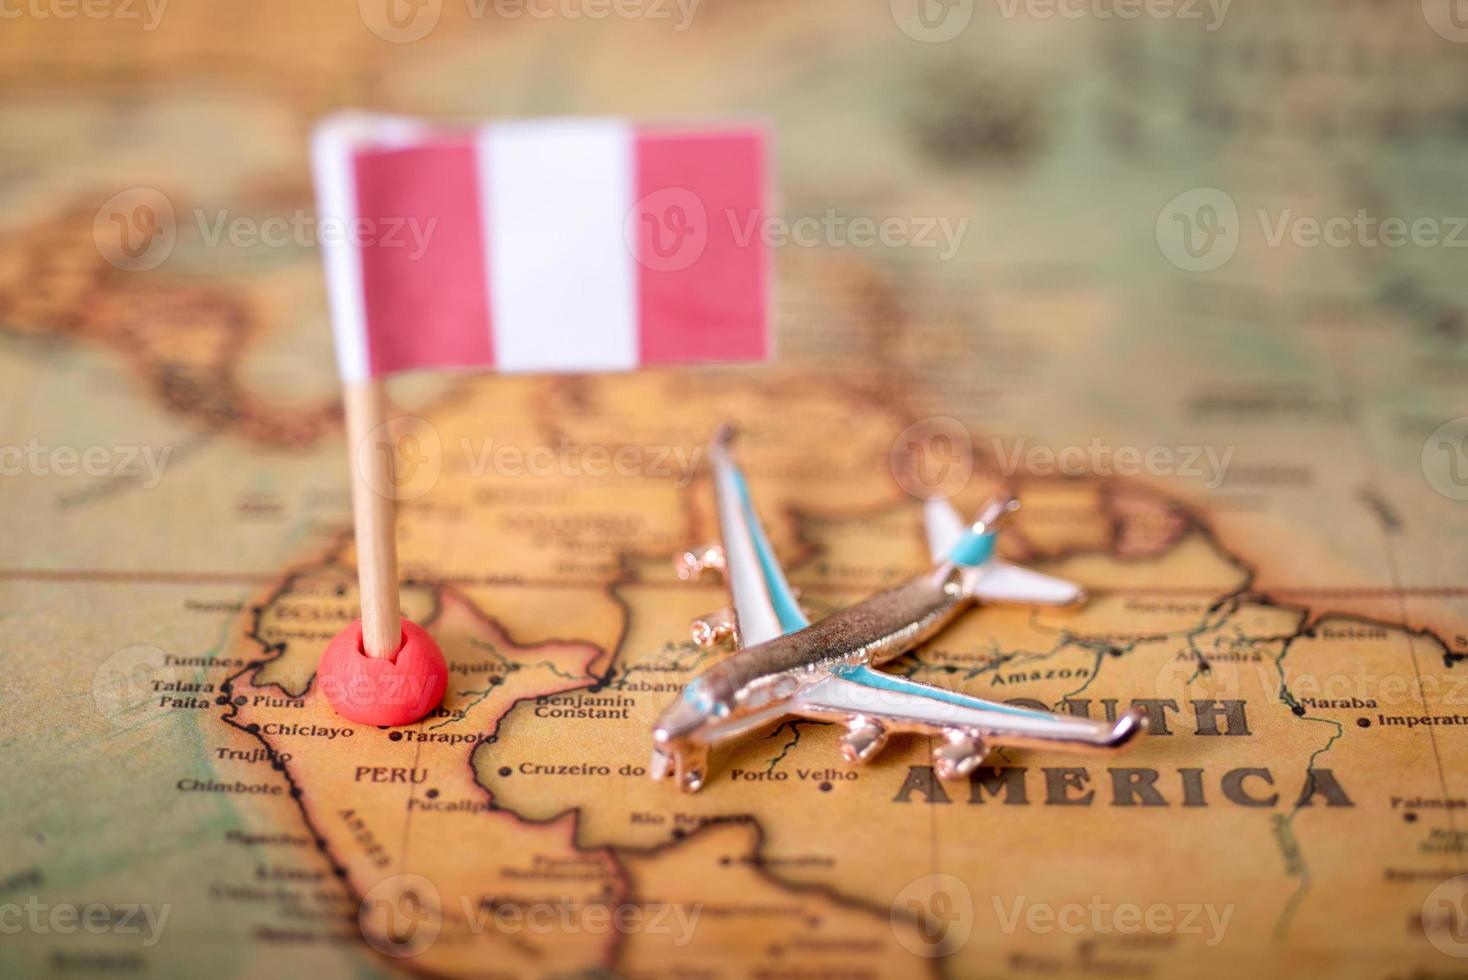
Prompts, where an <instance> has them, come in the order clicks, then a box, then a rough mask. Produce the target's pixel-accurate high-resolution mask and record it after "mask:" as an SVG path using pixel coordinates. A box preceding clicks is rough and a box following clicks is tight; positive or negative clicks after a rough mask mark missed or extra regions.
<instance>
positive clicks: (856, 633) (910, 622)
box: [663, 563, 974, 743]
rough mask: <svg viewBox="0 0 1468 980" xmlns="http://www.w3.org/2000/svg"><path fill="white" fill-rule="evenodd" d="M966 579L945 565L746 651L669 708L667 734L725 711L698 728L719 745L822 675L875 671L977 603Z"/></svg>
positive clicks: (704, 676)
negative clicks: (855, 668)
mask: <svg viewBox="0 0 1468 980" xmlns="http://www.w3.org/2000/svg"><path fill="white" fill-rule="evenodd" d="M962 576H963V570H962V569H958V568H954V567H953V566H952V565H949V564H947V563H944V564H942V565H939V566H938V567H937V568H935V569H933V570H931V571H928V572H924V573H923V574H921V575H917V576H914V577H913V578H910V579H908V580H907V581H905V582H903V583H902V584H900V585H897V586H894V587H893V588H890V589H887V590H885V591H882V592H878V593H877V594H875V595H873V596H870V597H868V598H866V599H863V600H862V601H861V602H858V603H856V604H855V605H851V606H847V607H846V608H844V609H840V610H838V611H836V612H834V613H832V614H831V615H829V616H827V617H826V618H824V619H821V620H819V621H817V622H814V623H812V624H810V625H809V626H806V627H804V628H803V629H799V630H796V631H795V632H793V633H786V634H784V635H782V636H777V637H775V638H774V639H771V640H767V641H765V642H764V643H760V644H757V645H755V646H752V647H747V648H746V649H744V650H741V651H740V652H739V653H736V654H734V655H733V656H732V657H730V658H729V659H727V660H725V661H723V662H722V663H720V664H717V665H715V666H714V667H712V668H710V669H709V670H708V671H706V672H705V673H704V674H702V675H701V676H700V677H698V678H697V680H695V681H693V682H692V683H691V684H690V685H689V686H688V688H687V690H686V692H685V696H684V698H682V699H680V700H681V701H682V702H683V703H682V704H679V703H677V702H675V704H674V706H673V707H672V708H670V709H669V712H668V715H667V716H666V720H667V722H668V724H667V725H665V726H663V727H664V729H665V730H666V731H668V732H669V734H670V735H674V736H675V737H676V734H675V733H677V730H678V729H680V728H682V727H683V725H681V724H679V722H680V720H681V719H680V718H679V717H678V716H679V715H683V716H684V717H687V718H688V719H689V721H692V718H693V715H694V713H695V712H699V713H707V712H709V711H710V710H718V709H720V708H722V709H727V710H726V711H723V712H721V715H722V716H721V718H720V719H719V721H717V722H715V723H714V724H704V725H703V726H701V728H700V730H699V731H698V736H697V737H698V740H699V741H702V742H705V743H709V742H714V741H719V740H722V739H724V738H728V737H731V736H733V735H736V734H739V733H740V732H742V731H744V730H746V729H747V728H748V727H749V724H750V723H751V722H753V723H756V724H757V723H760V722H762V721H763V716H764V715H765V714H766V712H767V710H768V709H770V708H772V707H777V706H778V704H779V703H780V702H783V701H787V700H789V699H790V698H791V697H793V696H794V695H795V694H796V693H797V691H798V690H799V689H800V687H801V685H802V684H804V683H806V681H807V680H809V679H810V678H811V677H813V676H816V675H817V674H819V673H821V672H823V671H828V670H829V669H830V668H832V667H834V666H837V665H841V664H869V665H872V666H875V665H878V664H882V663H885V662H887V661H889V660H892V659H894V658H896V657H899V656H901V655H902V654H904V653H907V652H908V651H909V650H912V649H913V648H914V647H917V646H918V645H919V644H921V643H923V642H925V641H926V640H928V639H930V638H932V637H934V636H936V635H937V634H938V633H939V632H941V631H942V630H943V629H944V628H945V627H946V626H948V624H949V623H951V622H952V621H953V620H954V619H956V618H957V617H958V616H959V615H960V614H961V613H963V612H964V611H965V610H966V609H968V608H969V607H970V606H971V605H973V603H974V600H973V598H972V596H971V595H970V594H969V593H968V591H967V590H966V589H965V588H964V584H963V577H962ZM752 716H753V717H752ZM706 721H707V719H706Z"/></svg>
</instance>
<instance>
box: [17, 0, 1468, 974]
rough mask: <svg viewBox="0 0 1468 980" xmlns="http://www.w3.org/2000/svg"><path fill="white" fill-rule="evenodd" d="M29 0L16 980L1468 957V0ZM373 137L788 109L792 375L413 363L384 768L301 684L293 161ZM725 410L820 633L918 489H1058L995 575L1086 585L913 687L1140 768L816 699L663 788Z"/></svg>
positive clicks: (358, 733)
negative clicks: (471, 120) (1106, 745)
mask: <svg viewBox="0 0 1468 980" xmlns="http://www.w3.org/2000/svg"><path fill="white" fill-rule="evenodd" d="M14 9H15V10H16V11H18V13H17V15H16V16H15V17H8V19H7V20H6V21H5V22H4V23H3V24H0V50H3V52H4V57H3V58H0V78H3V83H4V87H5V91H6V98H5V99H4V100H3V103H0V133H3V136H0V144H3V146H4V153H3V155H0V202H3V204H4V207H3V208H0V391H3V393H4V394H3V396H0V397H3V403H4V406H5V410H4V412H3V414H0V426H3V431H0V447H3V448H0V464H3V467H4V473H3V480H0V494H3V497H0V499H3V506H0V532H3V538H0V540H3V541H4V547H3V555H4V558H3V561H0V565H3V567H0V621H3V631H0V698H3V717H4V723H3V728H0V746H3V750H4V751H3V753H0V775H3V785H4V787H5V793H4V799H5V802H4V804H3V805H0V831H3V839H4V841H5V843H6V847H5V848H4V857H3V859H0V931H3V932H4V933H5V935H4V939H3V941H0V969H3V970H4V972H5V973H6V974H7V975H12V976H25V975H37V974H42V973H55V974H59V975H64V974H69V973H82V974H93V973H102V972H106V973H110V974H116V975H140V976H160V977H168V976H195V975H199V974H200V973H203V972H205V971H207V972H208V973H209V975H211V976H217V977H231V976H254V975H291V976H299V975H311V976H314V977H319V978H328V977H344V976H378V975H392V974H396V973H398V972H404V971H405V972H409V973H418V974H427V975H442V976H465V977H469V976H550V975H557V976H563V975H607V974H611V975H626V976H634V977H722V976H760V977H772V978H773V977H792V978H805V977H865V976H872V977H884V976H911V975H921V974H932V975H941V976H955V977H958V976H1031V975H1033V976H1125V977H1176V976H1208V977H1225V976H1228V977H1233V976H1240V975H1257V974H1260V973H1263V974H1268V975H1275V974H1284V973H1292V974H1302V975H1325V974H1331V975H1341V976H1347V975H1349V976H1361V977H1406V976H1417V977H1438V976H1462V975H1464V974H1465V972H1468V959H1465V958H1463V957H1465V956H1468V915H1465V911H1468V910H1465V906H1464V904H1463V902H1464V895H1465V893H1468V884H1465V883H1468V879H1465V878H1463V877H1460V876H1462V875H1464V873H1465V872H1468V858H1465V845H1468V827H1465V824H1464V821H1465V819H1468V818H1465V814H1464V812H1463V808H1464V806H1465V805H1468V740H1465V738H1464V725H1465V723H1468V547H1465V542H1468V502H1465V501H1468V400H1465V397H1464V393H1465V391H1468V320H1465V310H1464V302H1465V298H1468V297H1465V293H1464V279H1463V275H1462V270H1463V256H1464V254H1465V253H1464V252H1462V251H1459V250H1458V249H1460V248H1461V247H1462V246H1463V245H1464V243H1465V242H1468V234H1465V232H1464V225H1465V224H1468V218H1465V215H1468V211H1465V203H1464V197H1463V194H1462V186H1463V185H1462V180H1463V177H1462V175H1463V174H1464V173H1465V172H1468V171H1465V163H1468V153H1465V150H1468V99H1465V96H1464V92H1465V91H1468V89H1465V85H1464V83H1465V81H1468V47H1465V45H1464V43H1463V42H1464V40H1465V37H1464V36H1463V35H1464V33H1465V32H1463V31H1461V30H1459V29H1458V28H1457V26H1456V25H1457V24H1458V23H1459V22H1458V21H1457V20H1454V19H1452V18H1451V16H1449V14H1450V12H1448V11H1447V8H1446V5H1444V7H1443V9H1442V10H1439V9H1438V6H1437V5H1436V4H1434V3H1433V2H1431V0H1428V2H1425V3H1423V4H1421V5H1418V4H1416V3H1402V4H1395V5H1386V4H1374V3H1365V2H1356V0H1341V2H1336V3H1325V2H1321V3H1292V4H1270V5H1250V6H1248V7H1245V6H1244V5H1243V4H1237V5H1232V6H1231V5H1230V4H1229V3H1227V2H1226V0H1225V2H1223V3H1213V4H1202V3H1198V4H1191V3H1186V2H1183V3H1176V4H1150V5H1146V6H1143V5H1140V4H1128V3H1125V2H1121V0H1118V2H1116V3H1104V2H1089V3H1079V2H1077V3H1070V4H1066V3H1039V2H1025V0H1013V2H1009V3H1005V2H1003V0H1001V2H999V3H996V4H993V5H975V4H972V3H965V2H963V0H957V2H954V3H950V4H947V5H941V4H937V3H934V4H931V5H924V4H920V3H906V2H904V0H893V2H892V3H890V4H882V3H873V4H867V5H856V4H851V3H838V2H832V3H815V2H804V0H803V2H801V3H799V4H772V3H766V2H742V3H735V2H732V0H718V2H716V0H703V2H701V3H697V2H694V0H686V2H684V3H681V4H679V3H673V2H671V0H645V2H644V0H637V2H632V0H628V2H627V3H622V4H617V5H611V4H601V5H598V4H596V3H593V2H592V0H582V2H578V3H544V2H542V3H528V4H512V3H508V2H499V3H496V2H493V0H485V2H484V3H474V2H472V0H471V2H469V3H463V2H459V0H443V2H438V0H428V2H426V3H422V4H418V5H416V6H412V5H408V4H403V3H399V0H386V3H383V2H373V0H362V2H361V3H360V4H351V3H332V4H301V3H296V4H292V3H287V2H284V0H268V2H261V3H255V4H250V5H239V6H225V5H218V4H216V5H198V4H192V3H189V4H186V3H185V2H184V0H173V2H171V3H165V2H159V3H155V4H152V5H147V4H142V3H138V4H132V5H129V4H126V3H117V4H111V5H100V6H99V5H92V6H88V7H86V8H85V9H84V10H83V8H80V7H78V8H75V10H74V13H73V15H72V16H65V14H64V12H65V11H66V10H73V8H71V7H67V6H66V5H65V4H61V3H59V2H57V3H49V4H48V3H33V4H30V5H26V6H19V5H17V6H16V7H15V8H14ZM87 11H90V13H88V12H87ZM343 106H361V107H369V108H373V109H381V110H386V111H394V112H405V113H415V114H429V115H434V116H476V117H477V116H523V115H539V114H565V113H572V114H622V115H635V116H640V117H659V118H661V117H682V116H686V115H690V114H693V115H700V116H707V115H713V116H743V115H748V114H754V115H757V116H762V117H764V118H766V119H768V120H769V122H770V124H771V127H772V130H773V131H774V132H775V134H776V136H777V140H776V145H777V163H778V170H779V181H778V187H779V199H778V207H777V210H776V211H775V213H773V214H771V215H769V216H767V218H766V220H765V222H764V223H763V224H762V225H761V227H760V228H759V229H758V231H759V233H760V234H761V235H763V236H765V237H766V240H767V241H768V242H769V243H770V245H771V247H772V251H773V253H774V256H775V283H776V307H775V316H776V322H777V330H778V346H779V354H778V358H777V360H776V362H775V363H774V364H772V365H770V366H750V367H738V368H728V369H721V370H717V371H704V370H698V371H695V370H688V371H657V372H648V373H644V374H636V375H625V376H602V377H560V378H553V377H514V378H510V377H448V378H446V377H437V378H412V379H405V380H403V381H401V382H400V383H396V384H395V386H394V388H393V397H394V402H395V407H396V409H397V411H398V412H399V413H400V414H401V415H403V416H404V417H406V418H407V419H408V421H405V422H403V423H402V425H403V426H404V428H403V433H404V435H405V436H406V435H410V436H411V437H412V438H411V439H410V440H408V439H405V440H401V441H400V442H399V449H400V454H401V458H400V459H399V467H400V472H403V473H405V474H406V476H405V479H406V481H407V483H406V485H405V488H404V491H403V497H404V500H403V503H402V505H401V508H400V515H399V523H400V527H399V546H400V549H401V553H402V559H403V565H404V568H403V573H404V576H405V579H406V584H405V587H404V602H405V607H406V610H407V613H408V615H410V616H411V617H412V618H414V619H415V620H416V621H418V622H420V623H422V624H424V625H425V626H427V627H428V628H429V629H430V630H431V631H432V633H433V635H434V636H435V637H436V638H437V640H438V642H439V643H440V644H441V645H442V647H443V649H444V652H445V654H446V656H447V658H448V661H449V666H450V683H449V689H448V694H447V697H446V700H445V703H444V706H443V710H442V712H441V713H439V714H438V715H436V716H434V717H432V718H430V719H428V720H426V721H425V722H423V723H421V724H419V725H416V726H413V727H411V728H408V729H404V730H401V731H383V730H378V729H373V728H364V727H361V726H353V725H351V724H348V723H346V722H344V721H343V720H341V719H340V718H338V717H337V716H335V715H334V714H333V713H332V712H331V710H330V709H329V708H328V707H327V706H326V705H325V703H324V701H323V700H322V699H321V698H320V697H319V696H318V694H317V692H316V691H315V690H314V689H313V679H314V669H315V663H316V659H317V657H318V655H319V653H320V650H321V647H322V645H323V643H324V642H325V640H326V639H327V638H328V637H330V636H332V635H333V634H334V633H336V632H337V630H339V629H340V628H341V627H342V626H343V625H344V624H345V623H346V622H348V621H349V620H350V619H351V618H353V617H354V616H355V615H356V595H355V589H356V579H355V569H354V564H353V561H354V555H353V548H352V542H351V534H350V503H349V496H348V490H347V468H346V453H345V450H344V446H343V439H342V434H341V425H340V415H339V407H338V395H337V390H336V382H335V374H334V369H333V365H332V359H331V352H330V345H329V340H328V327H327V322H326V308H325V297H324V290H323V286H322V276H321V268H320V260H319V255H318V254H317V249H316V247H315V243H316V237H315V235H316V229H315V226H314V223H313V220H312V210H311V209H312V205H311V200H312V198H311V188H310V182H309V174H308V168H307V161H306V140H307V134H308V132H309V127H310V124H311V122H312V120H313V119H315V118H317V117H319V116H320V115H322V114H324V113H326V112H329V111H332V110H334V109H337V108H340V107H343ZM710 220H719V218H718V216H712V217H711V218H710ZM568 288H574V284H568ZM725 420H729V421H733V422H735V423H736V424H737V425H738V426H739V428H740V431H741V436H740V443H739V447H740V453H741V456H742V458H743V461H744V463H745V466H746V469H747V470H748V472H749V475H750V478H751V482H752V484H753V487H754V491H755V493H756V496H757V498H758V501H759V504H760V507H761V510H762V512H763V514H764V516H765V518H766V520H767V522H768V524H769V526H770V531H771V535H772V537H773V540H774V545H775V548H776V550H777V551H778V553H779V554H780V556H781V558H782V560H783V561H784V563H785V564H786V565H787V567H788V568H789V569H790V572H791V578H792V581H793V583H794V585H795V586H796V587H797V588H798V589H799V590H800V593H801V596H802V601H803V602H804V603H805V604H806V605H807V607H808V608H809V609H810V610H811V611H812V613H813V614H820V613H822V612H826V611H830V610H832V609H835V608H839V607H841V606H843V605H845V604H848V603H851V602H854V601H856V600H858V599H860V598H861V597H862V596H864V595H866V594H867V593H869V592H871V591H873V590H875V589H877V588H880V587H882V586H884V585H886V584H889V583H892V582H894V581H896V580H898V579H899V578H901V577H902V576H904V575H906V574H910V573H913V572H916V571H918V570H920V569H921V568H923V567H924V565H925V562H926V554H925V550H924V542H923V537H922V533H921V524H920V505H919V502H918V494H921V493H926V492H943V493H950V492H951V493H954V494H955V495H956V496H955V500H956V502H957V503H959V504H960V505H961V507H962V508H963V509H964V510H965V511H972V510H973V509H974V508H976V507H977V506H978V505H979V504H980V503H981V502H982V500H983V499H984V498H985V496H986V494H987V493H988V492H990V491H991V490H993V489H996V488H998V487H1000V486H1008V487H1011V488H1013V489H1015V490H1016V491H1017V492H1018V493H1019V494H1020V495H1021V498H1022V500H1023V502H1024V504H1025V509H1024V510H1023V512H1022V514H1021V515H1020V517H1019V519H1018V521H1017V522H1016V525H1015V529H1014V531H1013V532H1012V533H1010V534H1008V535H1007V536H1006V538H1005V540H1004V542H1003V545H1002V551H1003V553H1005V554H1006V555H1007V556H1008V557H1010V558H1012V559H1015V560H1021V561H1025V562H1029V563H1032V564H1033V565H1034V566H1036V567H1039V568H1041V569H1043V570H1045V571H1047V572H1049V573H1051V574H1058V575H1064V576H1067V577H1070V578H1074V579H1077V580H1079V581H1081V582H1083V583H1084V584H1085V585H1086V586H1087V588H1088V589H1089V591H1090V594H1091V599H1090V601H1089V602H1088V604H1086V605H1085V606H1084V607H1082V608H1080V609H1078V610H1074V611H1063V612H1056V611H1047V612H1035V611H1031V610H1027V609H1022V608H1013V609H1011V608H999V607H994V608H986V609H984V610H981V611H979V612H977V613H974V614H972V615H970V616H968V617H967V618H965V619H964V620H962V621H961V622H960V624H959V625H958V626H957V627H955V628H953V629H952V630H950V631H948V632H947V633H945V634H943V635H942V636H940V637H939V638H938V639H937V640H936V641H934V642H933V643H931V644H930V645H928V646H926V647H924V648H922V649H920V650H919V651H917V652H916V653H915V654H913V655H912V656H910V657H908V658H904V660H902V661H900V662H899V663H897V664H896V665H894V669H897V670H899V671H900V672H902V673H905V674H909V675H911V676H914V677H916V678H919V679H923V680H927V681H930V682H933V683H937V684H941V685H944V686H948V687H952V688H955V689H960V690H963V691H967V692H969V693H972V694H976V695H979V696H983V697H988V698H994V699H999V700H1010V701H1014V702H1016V703H1030V704H1036V703H1038V704H1041V705H1044V706H1046V707H1055V708H1059V709H1062V710H1069V711H1075V712H1078V713H1083V714H1088V715H1090V716H1091V717H1097V718H1100V717H1107V716H1114V715H1115V714H1116V712H1118V711H1120V710H1124V709H1126V708H1127V707H1129V706H1132V705H1138V706H1141V707H1142V708H1143V709H1144V710H1145V711H1146V712H1147V713H1148V715H1149V718H1150V720H1151V723H1152V734H1151V735H1150V736H1149V737H1148V738H1147V739H1146V740H1144V741H1143V742H1142V743H1140V744H1139V746H1138V747H1137V748H1136V749H1135V750H1134V751H1132V752H1130V753H1128V754H1126V755H1124V756H1118V757H1114V758H1080V757H1073V756H1067V755H1064V754H1060V753H1054V754H1052V753H1038V752H1017V751H1005V752H1002V753H999V754H997V755H996V756H994V757H993V758H991V759H990V763H991V765H990V766H989V767H988V768H986V769H984V770H981V772H980V773H979V775H978V776H976V777H975V778H974V779H973V780H972V781H971V783H970V784H968V785H964V786H955V785H953V784H951V783H949V784H944V783H940V782H939V781H937V780H935V779H934V778H933V775H932V771H931V768H930V759H929V751H930V748H931V746H930V745H928V744H927V743H926V742H925V741H924V740H917V739H914V740H904V741H898V742H895V743H894V745H893V746H892V747H891V748H889V749H888V751H887V752H886V753H884V754H883V755H882V756H881V757H880V758H879V759H878V760H877V761H876V762H874V763H873V764H871V765H870V766H866V767H862V768H860V769H851V768H848V767H847V766H846V764H845V763H844V762H842V761H841V757H840V753H839V751H838V749H837V735H838V734H839V733H838V732H836V731H835V730H833V729H832V728H830V727H828V726H822V725H817V724H813V723H793V724H784V725H780V726H778V727H775V728H772V729H770V730H766V731H762V732H759V733H757V734H755V735H753V736H751V737H749V738H746V739H744V740H742V741H740V742H739V743H738V744H737V745H735V746H733V747H731V748H729V749H726V750H721V751H719V752H718V753H717V754H716V756H715V763H714V769H713V772H712V774H711V778H710V780H709V783H708V785H707V786H706V788H705V789H704V790H703V791H702V792H701V793H699V794H697V795H694V796H685V795H680V794H678V793H676V792H675V791H674V790H673V789H671V788H670V787H669V786H668V785H667V784H655V783H653V782H652V781H651V780H649V779H648V778H647V776H646V773H645V769H644V767H645V766H646V764H647V758H648V752H649V728H650V724H651V721H652V719H653V718H654V717H656V715H657V713H658V712H659V711H660V709H661V708H662V706H663V705H664V704H665V703H666V702H667V701H668V700H669V699H670V698H671V697H672V696H673V695H674V693H675V692H676V691H677V690H678V689H679V687H680V686H681V684H682V683H684V682H685V681H686V680H687V679H689V678H690V677H691V676H692V675H693V674H694V673H696V672H697V671H698V670H699V669H701V668H702V667H703V666H706V665H707V664H708V663H709V662H711V659H710V658H711V657H712V656H716V654H710V653H708V652H707V651H704V650H702V649H700V648H698V647H695V646H694V645H693V644H692V643H691V642H690V640H689V634H688V629H687V625H688V622H689V621H690V620H691V619H693V618H695V617H697V616H698V615H700V614H703V613H706V612H708V611H710V610H712V609H716V608H718V607H720V606H722V605H723V604H724V603H725V602H726V599H725V596H724V593H723V589H722V586H721V584H720V583H719V582H718V581H717V580H716V579H714V578H707V579H705V580H703V581H700V582H698V583H696V584H690V583H685V582H681V581H679V580H678V579H677V577H676V576H675V575H674V574H673V569H672V566H671V564H670V562H669V558H670V557H671V556H672V555H673V554H675V553H676V552H678V551H680V550H682V549H684V548H686V547H689V546H693V545H698V544H702V543H706V542H708V541H711V540H712V539H713V538H714V537H715V535H716V526H715V522H714V520H713V515H712V506H711V504H712V502H711V491H710V487H709V485H708V481H707V476H706V472H705V470H704V468H703V467H701V466H700V465H699V464H700V462H701V448H700V447H701V446H702V445H703V444H704V441H705V440H706V439H707V437H708V435H709V434H710V433H711V432H712V431H713V429H714V427H715V426H716V425H717V424H718V423H720V422H722V421H725ZM68 909H69V910H70V912H68V911H67V910H68ZM89 910H90V911H89Z"/></svg>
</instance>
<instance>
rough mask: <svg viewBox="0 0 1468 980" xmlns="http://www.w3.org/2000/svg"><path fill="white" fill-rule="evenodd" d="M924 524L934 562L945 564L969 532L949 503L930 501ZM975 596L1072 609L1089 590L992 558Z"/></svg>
mask: <svg viewBox="0 0 1468 980" xmlns="http://www.w3.org/2000/svg"><path fill="white" fill-rule="evenodd" d="M923 523H924V525H925V526H926V528H927V532H928V549H929V551H931V552H932V554H933V560H934V561H943V560H944V559H946V558H947V557H948V556H949V555H950V554H952V553H953V549H954V548H955V547H956V546H957V545H958V543H959V542H960V541H962V540H963V538H964V536H965V534H966V533H967V532H968V527H967V526H966V525H965V524H964V522H963V518H962V517H960V516H959V515H958V511H957V510H955V509H954V507H953V505H952V504H950V503H949V502H948V501H946V500H928V501H926V502H925V503H924V504H923ZM970 588H971V589H972V590H973V593H974V595H976V596H977V597H978V598H979V599H980V600H982V601H984V602H1017V603H1024V604H1026V605H1036V604H1038V605H1047V606H1051V605H1053V606H1068V605H1070V604H1071V603H1073V602H1078V601H1080V600H1081V599H1083V598H1084V597H1085V594H1086V593H1085V590H1084V589H1082V588H1081V587H1080V586H1079V585H1076V584H1075V583H1074V582H1067V581H1065V580H1064V579H1059V578H1054V577H1052V576H1049V575H1041V574H1040V573H1039V572H1032V571H1030V570H1029V569H1027V568H1021V567H1019V566H1018V565H1012V564H1010V563H1009V562H1007V561H1004V560H1003V559H1001V558H990V559H989V560H988V561H986V562H984V563H983V564H982V565H981V566H980V567H979V568H978V569H977V571H976V574H975V577H974V580H973V583H972V584H971V585H970Z"/></svg>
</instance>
